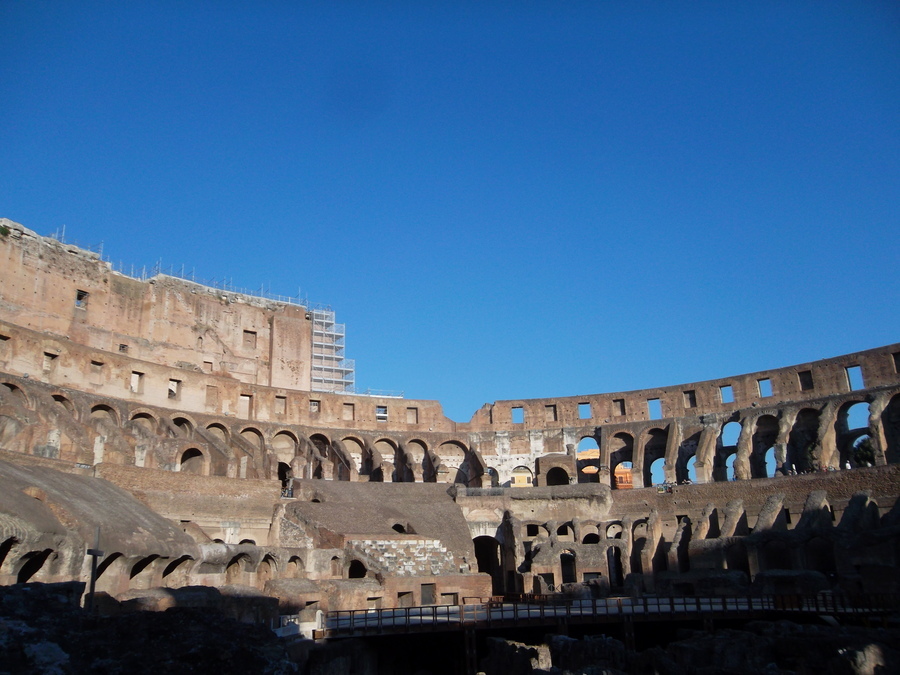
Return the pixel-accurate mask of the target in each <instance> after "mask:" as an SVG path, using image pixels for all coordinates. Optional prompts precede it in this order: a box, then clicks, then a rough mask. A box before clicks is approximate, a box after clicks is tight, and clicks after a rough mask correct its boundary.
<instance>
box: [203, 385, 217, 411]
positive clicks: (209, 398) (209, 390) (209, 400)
mask: <svg viewBox="0 0 900 675" xmlns="http://www.w3.org/2000/svg"><path fill="white" fill-rule="evenodd" d="M206 405H207V406H209V407H210V408H218V407H219V388H218V387H217V386H216V385H214V384H208V385H206Z"/></svg>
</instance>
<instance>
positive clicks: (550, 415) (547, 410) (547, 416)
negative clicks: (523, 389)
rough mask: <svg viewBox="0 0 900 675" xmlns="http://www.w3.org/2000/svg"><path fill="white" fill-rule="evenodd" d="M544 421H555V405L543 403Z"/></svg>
mask: <svg viewBox="0 0 900 675" xmlns="http://www.w3.org/2000/svg"><path fill="white" fill-rule="evenodd" d="M544 421H545V422H555V421H556V406H555V405H545V406H544Z"/></svg>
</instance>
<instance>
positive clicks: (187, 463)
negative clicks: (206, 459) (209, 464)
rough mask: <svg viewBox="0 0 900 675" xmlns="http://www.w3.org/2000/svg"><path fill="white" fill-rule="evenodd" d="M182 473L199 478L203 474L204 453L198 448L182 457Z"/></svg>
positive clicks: (186, 451)
mask: <svg viewBox="0 0 900 675" xmlns="http://www.w3.org/2000/svg"><path fill="white" fill-rule="evenodd" d="M181 473H190V474H194V475H196V476H199V475H201V474H202V473H203V453H202V452H200V450H198V449H197V448H190V449H188V450H185V451H184V454H182V455H181Z"/></svg>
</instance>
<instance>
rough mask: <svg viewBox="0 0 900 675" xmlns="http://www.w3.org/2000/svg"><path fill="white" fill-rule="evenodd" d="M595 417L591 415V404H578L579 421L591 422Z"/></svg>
mask: <svg viewBox="0 0 900 675" xmlns="http://www.w3.org/2000/svg"><path fill="white" fill-rule="evenodd" d="M593 416H594V415H593V414H592V413H591V404H590V403H579V404H578V419H580V420H589V419H591V418H592V417H593Z"/></svg>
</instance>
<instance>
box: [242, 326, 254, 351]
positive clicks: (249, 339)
mask: <svg viewBox="0 0 900 675" xmlns="http://www.w3.org/2000/svg"><path fill="white" fill-rule="evenodd" d="M244 348H245V349H256V331H255V330H245V331H244Z"/></svg>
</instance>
